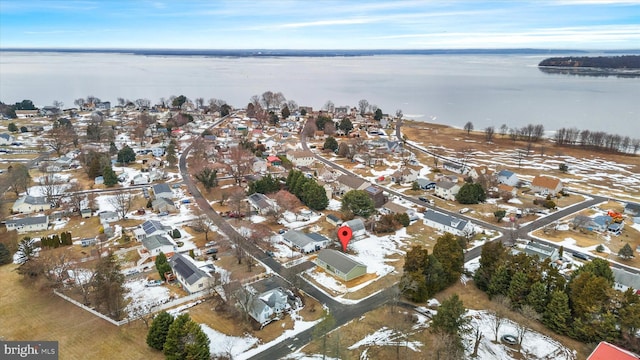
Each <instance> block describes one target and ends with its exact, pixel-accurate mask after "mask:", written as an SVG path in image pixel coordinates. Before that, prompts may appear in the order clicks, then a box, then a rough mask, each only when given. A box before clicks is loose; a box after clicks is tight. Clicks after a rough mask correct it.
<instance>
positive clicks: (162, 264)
mask: <svg viewBox="0 0 640 360" xmlns="http://www.w3.org/2000/svg"><path fill="white" fill-rule="evenodd" d="M156 270H158V274H160V277H161V278H162V280H166V279H165V277H164V274H165V273H166V272H169V271H171V265H169V262H168V261H167V256H166V255H165V254H164V253H163V252H162V251H161V252H160V254H158V256H156Z"/></svg>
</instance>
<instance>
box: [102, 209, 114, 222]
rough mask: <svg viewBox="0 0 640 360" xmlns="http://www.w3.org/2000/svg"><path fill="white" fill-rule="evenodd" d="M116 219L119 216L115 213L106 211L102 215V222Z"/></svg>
mask: <svg viewBox="0 0 640 360" xmlns="http://www.w3.org/2000/svg"><path fill="white" fill-rule="evenodd" d="M114 217H118V214H116V213H115V212H114V211H105V212H103V213H100V220H106V219H110V218H114Z"/></svg>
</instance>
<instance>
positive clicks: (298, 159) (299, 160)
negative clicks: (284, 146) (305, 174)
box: [287, 150, 316, 167]
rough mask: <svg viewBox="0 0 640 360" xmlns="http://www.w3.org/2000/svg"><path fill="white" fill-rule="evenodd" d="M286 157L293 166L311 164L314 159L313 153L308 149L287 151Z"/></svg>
mask: <svg viewBox="0 0 640 360" xmlns="http://www.w3.org/2000/svg"><path fill="white" fill-rule="evenodd" d="M287 159H289V161H291V163H292V164H293V165H294V166H295V167H301V166H311V164H313V163H314V162H315V161H316V159H315V157H314V156H313V153H312V152H311V151H309V150H299V151H289V152H287Z"/></svg>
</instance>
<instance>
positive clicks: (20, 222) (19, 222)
mask: <svg viewBox="0 0 640 360" xmlns="http://www.w3.org/2000/svg"><path fill="white" fill-rule="evenodd" d="M48 222H49V216H46V215H45V216H34V217H27V218H22V219H15V220H7V221H6V223H7V224H14V225H16V226H26V225H36V224H46V223H48Z"/></svg>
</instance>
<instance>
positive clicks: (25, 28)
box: [0, 0, 640, 49]
mask: <svg viewBox="0 0 640 360" xmlns="http://www.w3.org/2000/svg"><path fill="white" fill-rule="evenodd" d="M11 47H40V48H51V47H65V48H136V49H138V48H170V49H447V48H453V49H459V48H541V49H640V0H634V1H632V0H627V1H624V0H621V1H616V0H531V1H517V0H513V1H511V0H504V1H480V0H478V1H457V0H449V1H443V0H439V1H430V0H422V1H411V0H408V1H402V0H398V1H391V0H381V1H372V0H369V1H358V0H353V1H324V0H320V1H318V0H308V1H296V0H281V1H276V0H253V1H233V0H229V1H216V0H209V1H195V0H191V1H177V0H173V1H164V0H157V1H153V0H149V1H137V0H109V1H105V0H95V1H91V0H86V1H85V0H79V1H59V0H41V1H33V0H0V48H11Z"/></svg>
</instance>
